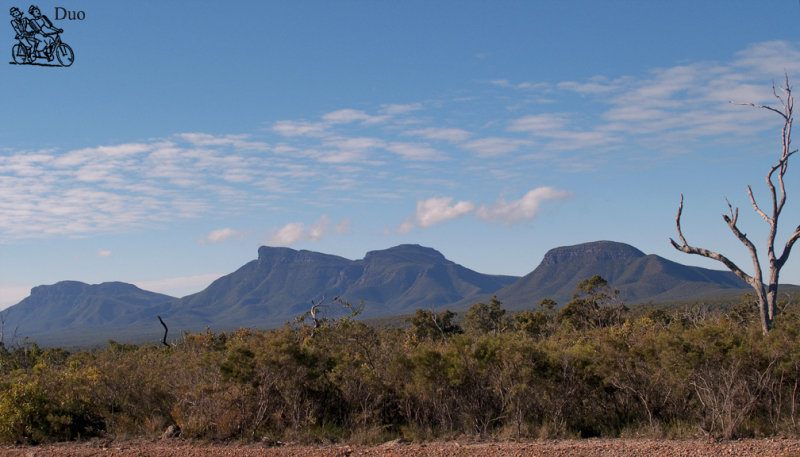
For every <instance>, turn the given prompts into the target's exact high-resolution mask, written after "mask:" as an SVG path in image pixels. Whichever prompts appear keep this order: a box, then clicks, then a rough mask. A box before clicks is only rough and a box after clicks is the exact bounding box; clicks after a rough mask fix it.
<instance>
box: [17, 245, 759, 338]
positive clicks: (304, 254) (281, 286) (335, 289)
mask: <svg viewBox="0 0 800 457" xmlns="http://www.w3.org/2000/svg"><path fill="white" fill-rule="evenodd" d="M593 275H600V276H602V277H603V278H605V279H606V280H607V281H608V282H609V284H610V285H611V286H612V287H614V288H616V289H619V291H620V292H621V296H622V298H623V300H624V301H625V302H626V303H627V304H635V303H643V302H648V301H653V302H659V301H673V300H683V299H695V298H703V297H710V296H719V295H736V294H741V293H743V292H747V291H749V290H750V289H749V288H748V287H747V286H746V285H745V284H744V282H742V281H741V280H739V278H737V277H736V276H735V275H733V273H729V272H726V271H718V270H709V269H705V268H698V267H689V266H685V265H681V264H678V263H675V262H671V261H669V260H666V259H664V258H661V257H658V256H655V255H645V254H644V253H643V252H641V251H639V250H638V249H636V248H634V247H632V246H629V245H626V244H623V243H616V242H611V241H598V242H594V243H585V244H579V245H575V246H566V247H560V248H556V249H552V250H551V251H549V252H548V253H547V254H546V255H545V256H544V259H543V260H542V262H541V264H540V265H539V266H538V267H537V268H536V269H535V270H533V271H532V272H531V273H530V274H528V275H526V276H525V277H523V278H518V277H514V276H494V275H486V274H481V273H477V272H475V271H473V270H470V269H468V268H465V267H462V266H460V265H458V264H455V263H453V262H451V261H449V260H447V259H446V258H445V257H444V256H443V255H442V254H441V253H439V252H438V251H436V250H434V249H430V248H426V247H422V246H417V245H401V246H396V247H393V248H389V249H385V250H380V251H372V252H369V253H367V255H366V256H364V258H363V259H360V260H348V259H345V258H343V257H338V256H334V255H328V254H322V253H318V252H311V251H296V250H293V249H288V248H274V247H266V246H264V247H261V248H260V249H259V250H258V259H256V260H253V261H251V262H248V263H247V264H245V265H244V266H242V267H241V268H239V269H238V270H237V271H235V272H233V273H231V274H229V275H227V276H223V277H222V278H220V279H218V280H216V281H214V282H213V283H212V284H211V285H210V286H208V288H206V289H205V290H203V291H202V292H199V293H196V294H193V295H189V296H187V297H183V298H179V299H178V298H173V297H169V296H167V295H162V294H156V293H153V292H147V291H144V290H141V289H139V288H137V287H136V286H133V285H131V284H125V283H120V282H114V283H104V284H98V285H89V284H84V283H80V282H75V281H65V282H60V283H57V284H54V285H51V286H39V287H35V288H33V290H32V291H31V295H30V296H29V297H28V298H26V299H24V300H23V301H21V302H20V303H18V304H17V305H14V306H12V307H11V308H9V309H8V310H6V311H4V312H3V316H4V318H5V334H6V335H10V334H11V333H12V332H13V331H14V330H16V331H17V332H18V334H19V335H22V336H29V337H32V338H33V339H35V340H36V341H39V342H42V341H46V342H47V343H48V344H60V345H65V344H97V343H103V342H105V341H106V340H107V339H109V338H113V339H117V340H141V339H142V338H143V337H145V336H146V337H147V338H148V339H149V338H153V340H154V341H158V338H159V335H161V333H162V332H163V329H162V328H161V326H160V324H159V323H158V320H157V318H156V316H157V315H161V316H162V317H163V318H164V319H165V321H166V322H167V324H168V325H169V326H170V332H171V333H170V335H172V336H176V335H180V332H181V331H186V330H188V331H199V330H202V329H203V328H204V327H205V326H210V327H212V328H213V329H215V330H220V329H232V328H238V327H270V326H278V325H281V324H282V323H284V322H286V321H287V320H291V319H292V318H294V317H296V316H299V315H300V314H302V313H303V312H305V311H306V310H308V309H309V307H310V306H311V302H312V301H315V302H319V301H320V300H321V299H322V298H323V297H325V299H326V300H325V302H326V303H329V302H330V301H331V300H332V299H333V298H334V297H341V298H342V299H344V300H347V301H350V302H351V303H353V304H358V302H360V301H361V300H363V301H364V304H365V308H364V317H377V316H389V315H396V314H406V313H413V312H414V311H415V310H416V309H418V308H440V309H441V308H445V307H449V308H450V309H453V310H464V309H467V308H468V307H469V306H471V305H472V304H474V303H476V302H478V301H481V300H487V299H488V298H489V297H491V296H492V295H495V294H496V295H497V297H498V298H499V299H500V300H501V301H502V302H503V303H504V306H505V307H506V308H508V309H512V310H513V309H524V308H533V307H536V306H537V304H538V303H539V301H540V300H541V299H542V298H552V299H554V300H556V301H557V302H558V303H559V304H561V305H563V304H565V303H567V302H568V301H569V300H570V299H571V297H572V294H573V292H574V291H575V287H576V285H577V284H578V283H579V282H580V281H582V280H584V279H586V278H589V277H591V276H593ZM324 312H326V313H329V315H332V316H335V315H336V313H337V312H341V310H340V309H338V307H337V305H330V306H328V307H327V308H325V310H324Z"/></svg>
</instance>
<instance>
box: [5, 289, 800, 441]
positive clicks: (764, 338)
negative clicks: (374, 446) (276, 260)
mask: <svg viewBox="0 0 800 457" xmlns="http://www.w3.org/2000/svg"><path fill="white" fill-rule="evenodd" d="M753 299H754V298H753V297H744V298H743V299H742V302H741V303H739V304H735V305H733V306H730V307H729V308H728V309H726V310H724V311H708V310H706V309H703V308H701V307H698V306H695V307H689V306H686V307H683V308H678V309H670V310H660V309H647V310H641V309H635V310H629V309H628V308H626V307H625V306H623V305H622V304H620V303H619V301H618V300H617V297H616V294H615V292H614V291H613V290H610V289H609V287H608V286H607V285H606V283H605V281H604V280H603V279H602V278H599V277H593V278H590V279H587V280H586V281H583V282H581V283H580V284H579V286H578V290H577V292H576V295H575V297H574V299H573V300H572V301H570V302H569V303H567V304H565V305H564V306H562V307H558V306H554V305H555V304H554V303H553V302H552V301H548V300H544V301H543V302H542V303H541V304H539V305H536V304H534V306H532V309H530V310H527V311H523V312H520V313H517V314H511V313H510V312H506V311H505V310H504V309H503V308H502V303H501V302H500V301H498V300H497V299H493V300H491V301H490V303H488V304H486V303H478V304H476V305H474V306H473V307H472V308H471V309H470V310H469V311H468V312H467V313H465V314H464V315H463V318H462V319H457V318H456V317H457V316H456V315H455V314H453V313H451V312H448V311H444V312H434V311H429V310H420V311H418V312H417V313H416V314H415V315H413V316H412V317H410V318H409V319H408V324H409V325H408V326H407V328H376V327H370V326H367V325H365V324H364V323H362V322H359V321H356V320H353V319H352V317H353V316H352V314H355V313H357V312H358V311H359V310H360V309H361V308H360V307H355V306H349V304H348V303H346V302H341V303H344V304H345V305H346V306H349V308H347V310H348V312H350V314H349V315H348V316H347V317H345V318H338V319H334V318H331V319H321V318H320V315H319V314H317V313H316V311H318V310H317V309H315V313H314V314H313V320H310V319H308V316H305V317H306V318H305V319H303V318H301V319H298V320H296V321H295V322H294V323H292V324H287V325H286V326H284V327H283V328H280V329H277V330H270V331H254V330H249V329H241V330H238V331H235V332H231V333H213V332H211V331H206V332H205V333H199V334H186V335H183V337H182V338H181V339H180V341H178V342H176V343H174V344H170V345H169V346H167V347H165V346H161V345H156V344H153V345H129V344H120V343H116V342H113V341H112V342H110V344H109V345H108V346H107V347H105V348H103V349H100V350H94V351H79V352H73V353H68V352H66V351H64V350H61V349H43V348H40V347H38V346H37V345H36V344H34V343H23V344H16V345H8V346H2V347H0V411H2V414H0V442H6V443H40V442H46V441H56V440H75V439H82V438H88V437H91V436H99V435H103V436H114V437H119V438H140V437H157V436H159V435H161V434H162V433H163V432H164V430H165V429H167V427H169V426H170V425H175V426H177V427H178V428H179V430H180V432H181V434H182V435H183V436H184V437H187V438H196V439H204V440H241V441H260V442H278V441H283V442H286V441H293V442H304V443H313V442H330V441H347V442H351V443H360V444H368V443H376V442H383V441H388V440H391V439H394V438H398V437H401V436H402V437H405V438H407V439H412V440H427V439H447V438H452V437H456V436H459V435H463V434H467V435H474V436H479V437H482V438H502V439H525V438H549V437H590V436H603V437H633V436H646V437H654V438H675V437H689V436H692V437H694V436H698V435H700V436H709V437H715V438H736V437H758V436H774V435H786V436H797V435H798V430H800V429H798V425H799V424H798V421H799V420H800V418H799V417H798V415H799V413H798V401H799V400H800V399H798V393H800V388H799V387H800V305H798V304H797V303H796V299H793V300H788V299H787V300H785V301H784V303H782V304H781V308H782V310H783V311H782V312H780V313H778V314H777V315H776V318H775V321H774V328H773V330H772V331H770V332H769V333H768V334H766V335H765V334H764V333H763V332H762V331H761V327H760V324H759V319H758V315H757V313H756V307H755V305H754V304H753Z"/></svg>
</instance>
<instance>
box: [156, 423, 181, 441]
mask: <svg viewBox="0 0 800 457" xmlns="http://www.w3.org/2000/svg"><path fill="white" fill-rule="evenodd" d="M179 436H181V428H180V427H178V426H177V425H170V426H169V427H167V429H166V430H164V433H163V434H162V435H161V439H162V440H168V439H172V438H177V437H179Z"/></svg>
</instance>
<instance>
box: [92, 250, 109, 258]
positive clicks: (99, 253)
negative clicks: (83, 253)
mask: <svg viewBox="0 0 800 457" xmlns="http://www.w3.org/2000/svg"><path fill="white" fill-rule="evenodd" d="M111 254H112V253H111V251H110V250H108V249H98V250H97V252H96V253H95V256H96V257H111Z"/></svg>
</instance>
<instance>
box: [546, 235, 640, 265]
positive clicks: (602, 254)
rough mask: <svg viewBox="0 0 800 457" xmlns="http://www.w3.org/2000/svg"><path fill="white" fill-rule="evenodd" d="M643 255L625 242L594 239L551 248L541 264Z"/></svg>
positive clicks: (633, 257) (620, 258) (616, 258)
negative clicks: (589, 241)
mask: <svg viewBox="0 0 800 457" xmlns="http://www.w3.org/2000/svg"><path fill="white" fill-rule="evenodd" d="M644 256H645V253H643V252H642V251H640V250H638V249H636V248H635V247H633V246H631V245H628V244H625V243H619V242H616V241H594V242H591V243H582V244H575V245H572V246H562V247H558V248H554V249H551V250H549V251H547V253H546V254H545V255H544V259H543V260H542V265H556V264H559V263H568V262H574V261H584V260H586V259H587V258H592V259H594V260H597V261H621V260H633V259H638V258H640V257H644Z"/></svg>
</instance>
